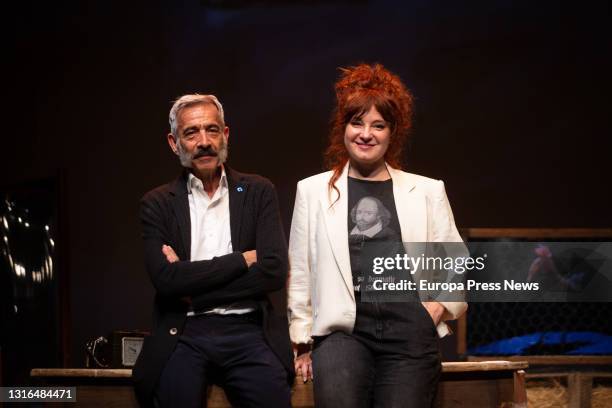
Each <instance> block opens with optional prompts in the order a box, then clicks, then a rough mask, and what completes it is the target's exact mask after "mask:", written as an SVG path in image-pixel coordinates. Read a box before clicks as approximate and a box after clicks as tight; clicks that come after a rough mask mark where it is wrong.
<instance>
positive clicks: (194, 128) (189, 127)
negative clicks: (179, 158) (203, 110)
mask: <svg viewBox="0 0 612 408" xmlns="http://www.w3.org/2000/svg"><path fill="white" fill-rule="evenodd" d="M197 128H198V127H197V126H188V127H186V128H185V129H183V131H182V132H183V134H185V133H187V132H188V131H190V130H197Z"/></svg>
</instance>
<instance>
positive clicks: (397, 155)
mask: <svg viewBox="0 0 612 408" xmlns="http://www.w3.org/2000/svg"><path fill="white" fill-rule="evenodd" d="M341 71H342V74H341V75H340V78H339V79H338V81H337V82H336V85H335V88H336V109H335V110H334V114H333V119H332V129H331V133H330V136H329V146H328V147H327V149H326V150H325V154H324V158H325V165H326V167H327V168H328V169H330V170H332V171H333V174H332V177H331V178H330V180H329V191H330V193H331V190H332V189H334V190H336V192H337V193H338V199H339V198H340V192H339V191H338V189H337V188H336V181H337V180H338V178H339V177H340V174H341V173H342V169H343V168H344V166H345V164H346V162H347V161H348V159H349V154H348V151H347V150H346V146H345V145H344V132H345V129H346V125H347V124H348V123H349V122H350V121H351V119H353V118H360V117H362V116H363V115H365V114H366V113H367V112H368V111H369V110H370V108H371V107H372V106H374V107H376V110H377V111H378V112H379V113H380V114H381V116H382V117H383V119H384V120H385V121H386V122H387V123H388V124H389V126H390V128H391V140H390V142H389V148H388V149H387V152H386V153H385V161H386V162H387V163H389V164H390V165H391V166H392V167H395V168H402V163H401V157H402V150H403V148H404V145H405V144H406V141H407V139H408V134H409V131H410V129H411V127H412V107H413V104H412V101H413V97H412V94H411V93H410V91H409V90H408V89H407V88H406V86H405V85H404V84H403V83H402V81H401V79H400V78H399V77H398V76H397V75H395V74H393V73H391V72H390V71H388V70H387V69H386V68H385V67H383V66H382V65H381V64H375V65H368V64H361V65H357V66H355V67H350V68H341ZM336 201H337V200H336Z"/></svg>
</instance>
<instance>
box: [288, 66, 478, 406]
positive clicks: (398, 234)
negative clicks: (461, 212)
mask: <svg viewBox="0 0 612 408" xmlns="http://www.w3.org/2000/svg"><path fill="white" fill-rule="evenodd" d="M336 98H337V107H336V110H335V114H334V121H333V128H332V131H331V136H330V144H329V147H328V148H327V151H326V153H325V158H326V161H327V165H328V168H329V169H330V171H328V172H325V173H321V174H317V175H315V176H312V177H309V178H307V179H305V180H302V181H300V182H299V183H298V187H297V195H296V202H295V207H294V210H293V220H292V224H291V235H290V243H289V256H290V263H291V272H290V277H289V286H288V307H289V319H290V334H291V339H292V341H293V343H294V344H295V345H296V349H297V357H296V360H295V368H296V371H297V373H298V375H301V376H302V378H303V379H304V381H306V379H307V378H313V377H314V378H313V380H314V394H315V395H314V397H315V405H316V406H317V407H334V408H337V407H351V408H354V407H370V406H376V407H395V406H402V407H407V406H411V407H427V406H431V404H432V402H433V398H434V396H435V391H436V386H437V382H438V378H439V374H440V367H441V365H440V357H439V350H438V344H437V336H438V335H440V336H443V335H446V334H447V333H448V328H447V326H446V325H445V323H444V321H445V320H450V319H456V318H457V317H458V316H460V315H461V314H462V313H464V312H465V310H466V308H467V305H466V304H465V303H463V302H442V303H438V302H427V303H423V304H422V303H421V302H420V301H413V302H379V301H361V292H362V291H363V290H362V288H366V287H367V282H364V275H363V273H362V271H361V269H362V268H361V266H360V256H361V255H362V254H363V248H364V243H370V242H377V241H378V242H392V240H396V242H398V241H399V240H400V239H401V240H402V241H404V242H429V241H438V242H455V241H461V238H460V237H459V234H458V232H457V228H456V227H455V224H454V220H453V215H452V212H451V209H450V206H449V203H448V200H447V198H446V193H445V190H444V184H443V183H442V182H441V181H437V180H432V179H429V178H426V177H422V176H417V175H415V174H410V173H406V172H403V171H401V170H399V168H400V162H401V160H400V159H401V157H402V147H403V146H404V144H405V142H406V138H407V135H408V132H409V130H410V127H411V113H412V96H411V94H410V93H409V91H408V90H407V89H406V87H405V86H404V85H403V84H402V82H401V80H400V79H399V78H398V77H397V76H395V75H394V74H392V73H391V72H389V71H388V70H386V69H385V68H384V67H382V66H381V65H374V66H369V65H359V66H357V67H353V68H350V69H345V70H343V72H342V75H341V77H340V79H339V80H338V82H337V83H336ZM391 247H394V246H391ZM400 247H401V246H400ZM386 248H387V249H388V248H389V245H387V246H386ZM395 248H397V246H395ZM402 248H403V247H402ZM364 293H365V292H364ZM436 329H437V330H436ZM436 332H437V333H436ZM311 348H312V351H311Z"/></svg>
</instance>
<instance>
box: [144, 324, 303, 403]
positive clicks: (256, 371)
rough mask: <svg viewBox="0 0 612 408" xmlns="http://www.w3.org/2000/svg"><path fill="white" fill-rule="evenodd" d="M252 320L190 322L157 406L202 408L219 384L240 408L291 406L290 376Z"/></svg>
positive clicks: (162, 384) (161, 384) (170, 364)
mask: <svg viewBox="0 0 612 408" xmlns="http://www.w3.org/2000/svg"><path fill="white" fill-rule="evenodd" d="M252 315H253V314H249V315H248V316H239V315H230V316H219V315H200V316H194V317H189V318H187V322H186V324H185V329H184V331H183V334H182V335H181V337H180V338H179V342H178V345H177V347H176V349H175V350H174V352H173V353H172V356H171V357H170V359H169V360H168V363H167V364H166V367H165V368H164V371H163V373H162V375H161V378H160V380H159V384H158V387H157V392H156V395H155V400H156V404H157V406H158V407H181V408H188V407H193V408H196V407H197V408H201V407H202V406H205V405H204V402H205V401H206V395H205V392H206V387H207V386H208V385H209V384H219V385H221V386H222V387H223V389H224V390H225V394H226V395H227V397H228V399H229V401H230V402H231V404H232V406H234V407H266V408H274V407H283V408H285V407H290V406H291V394H290V387H289V383H288V382H287V372H286V370H285V368H284V367H283V366H282V364H281V362H280V361H279V359H278V357H276V355H275V354H274V352H272V350H271V349H270V347H269V346H268V344H267V343H266V341H265V339H264V336H263V331H262V328H261V322H260V321H259V320H258V319H256V318H253V316H252Z"/></svg>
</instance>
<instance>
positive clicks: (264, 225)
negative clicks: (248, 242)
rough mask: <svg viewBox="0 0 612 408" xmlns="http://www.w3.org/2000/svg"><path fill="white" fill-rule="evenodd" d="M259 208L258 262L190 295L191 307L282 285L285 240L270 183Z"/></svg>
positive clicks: (285, 265)
mask: <svg viewBox="0 0 612 408" xmlns="http://www.w3.org/2000/svg"><path fill="white" fill-rule="evenodd" d="M258 208H259V209H258V211H257V214H256V217H257V218H256V219H257V222H256V227H255V228H256V231H255V237H256V238H255V242H256V243H255V250H256V251H257V262H255V263H253V264H252V265H251V266H250V267H249V269H248V272H246V273H244V274H242V275H240V276H238V277H237V278H235V279H233V280H232V281H230V282H227V283H225V284H223V285H220V286H217V287H213V288H211V289H209V290H207V291H206V292H205V293H203V294H201V295H200V296H198V297H196V298H193V299H192V305H193V308H194V310H201V309H206V308H210V307H215V306H218V305H222V304H227V303H231V302H235V301H239V300H244V299H253V298H258V297H262V296H264V295H265V294H267V293H268V292H272V291H276V290H279V289H281V288H282V287H283V286H284V285H285V282H286V279H287V269H288V264H289V261H288V257H287V242H286V240H285V234H284V233H283V226H282V222H281V218H280V211H279V207H278V197H277V194H276V189H275V188H274V185H272V183H270V182H266V183H264V184H263V188H262V189H261V196H260V199H259V207H258ZM241 257H242V255H241Z"/></svg>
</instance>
